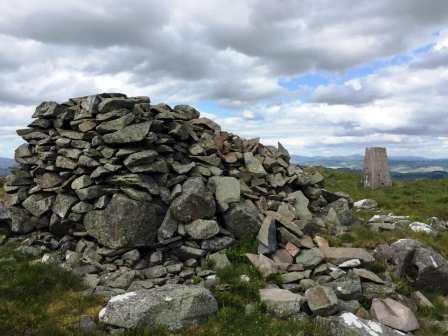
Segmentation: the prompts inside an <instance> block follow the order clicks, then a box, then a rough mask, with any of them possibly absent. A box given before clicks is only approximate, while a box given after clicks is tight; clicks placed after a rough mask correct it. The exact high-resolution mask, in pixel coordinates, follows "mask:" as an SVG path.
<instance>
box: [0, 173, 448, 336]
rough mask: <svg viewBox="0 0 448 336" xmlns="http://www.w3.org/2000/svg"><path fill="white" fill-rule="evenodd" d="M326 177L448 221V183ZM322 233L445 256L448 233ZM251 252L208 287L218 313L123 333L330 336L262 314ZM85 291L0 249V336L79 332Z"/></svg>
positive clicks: (97, 302) (332, 184) (359, 228)
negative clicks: (419, 247) (381, 184)
mask: <svg viewBox="0 0 448 336" xmlns="http://www.w3.org/2000/svg"><path fill="white" fill-rule="evenodd" d="M323 174H324V175H325V177H326V187H327V189H329V190H331V191H344V192H346V193H349V194H350V195H351V196H352V197H353V198H354V199H355V200H357V199H362V198H373V199H375V200H377V201H378V202H379V205H380V207H381V208H383V209H385V210H386V211H392V212H394V213H395V214H397V215H411V216H412V217H413V218H414V219H416V220H425V219H426V218H428V217H430V216H438V217H441V218H445V219H448V208H447V207H446V202H447V201H448V180H437V181H431V180H426V181H416V182H397V183H395V184H394V186H393V187H392V188H387V189H381V190H366V189H364V188H362V187H361V186H360V184H359V181H360V176H359V175H358V174H353V173H347V172H342V171H333V170H324V171H323ZM373 214H375V212H371V211H360V212H358V214H357V215H358V217H360V218H361V219H362V220H365V219H367V218H369V217H370V216H372V215H373ZM327 238H328V239H329V241H330V244H331V245H333V246H340V245H346V244H350V245H353V246H358V247H366V248H374V247H375V246H377V245H378V244H381V243H391V242H393V241H395V240H397V239H400V238H415V239H418V240H420V241H422V242H423V243H425V244H428V245H430V246H432V247H433V248H435V249H436V250H438V251H440V252H441V253H442V254H443V255H445V256H448V233H441V234H438V235H427V234H423V233H415V232H412V231H410V230H394V231H387V232H372V231H371V230H370V229H368V227H366V225H365V223H362V222H361V223H360V224H357V225H355V226H353V228H352V230H351V232H349V233H347V234H344V235H342V236H338V237H335V236H328V237H327ZM256 250H257V246H256V241H255V240H253V239H252V240H249V239H246V240H243V241H241V242H240V243H239V244H237V245H235V246H233V247H232V248H230V249H229V250H228V251H227V256H228V258H229V260H230V261H231V262H232V266H231V267H227V268H225V269H222V270H220V271H219V272H218V276H219V278H220V279H221V280H222V281H221V284H220V285H218V286H217V287H216V288H215V289H214V290H213V293H214V295H215V296H216V298H217V300H218V303H219V307H220V310H219V313H218V315H217V316H216V317H214V318H212V319H210V320H209V321H208V322H207V323H205V324H203V325H201V326H196V327H190V328H186V329H184V330H182V331H179V332H170V331H167V330H165V329H163V328H158V329H156V330H152V331H142V330H133V331H128V332H126V333H125V334H124V335H125V336H169V335H170V336H171V335H172V336H175V335H184V336H193V335H195V336H196V335H197V336H206V335H207V336H209V335H211V336H213V335H222V336H240V335H241V336H243V335H267V336H277V335H278V336H280V335H282V336H283V335H285V336H288V335H291V336H292V335H294V336H327V335H329V332H328V330H324V329H323V328H322V327H321V326H319V325H318V324H316V323H315V322H313V321H312V320H307V319H305V320H297V321H294V320H288V321H286V320H279V319H276V318H273V317H272V316H271V315H270V314H268V313H266V311H265V307H264V306H263V304H261V303H260V300H259V296H258V290H259V289H260V288H262V287H264V285H265V280H264V279H263V278H262V277H261V276H260V274H259V273H258V272H257V270H256V269H255V268H254V267H253V266H252V265H251V264H250V263H249V262H248V260H247V258H246V257H245V253H256ZM210 266H211V265H210ZM368 268H369V269H370V270H372V271H374V272H376V273H381V272H384V271H385V265H383V264H381V263H374V264H372V265H369V266H368ZM247 279H249V281H247ZM194 280H195V282H196V283H199V282H200V281H201V279H200V278H198V277H196V278H195V279H194ZM269 281H271V282H274V283H275V282H278V281H279V279H278V276H277V275H273V276H272V277H271V278H270V279H269ZM395 282H396V284H397V290H398V292H399V293H402V294H405V295H410V293H411V291H412V290H413V289H412V288H411V287H410V286H409V284H408V283H406V282H403V281H399V280H398V279H396V281H395ZM83 290H84V287H83V285H82V283H81V280H80V279H79V278H77V277H76V276H74V275H73V274H71V273H69V272H67V271H65V270H63V269H61V268H60V267H58V266H56V265H48V264H40V263H33V262H31V260H30V258H29V257H26V256H24V255H22V254H20V253H17V252H15V251H14V247H13V246H3V247H0V335H5V336H9V335H11V336H12V335H29V336H41V335H42V336H43V335H45V336H47V335H49V336H53V335H54V336H81V335H82V333H81V332H80V331H79V329H78V327H77V323H78V321H79V318H80V316H81V315H90V316H92V317H97V316H98V312H99V310H100V309H101V307H102V305H103V303H104V301H103V300H102V299H101V298H98V297H95V296H85V295H84V294H83ZM425 295H427V296H428V297H429V298H430V300H431V301H432V302H433V304H434V306H435V307H434V308H431V309H429V308H426V309H420V310H419V317H421V318H427V319H432V320H442V319H443V317H444V316H445V315H447V314H448V306H447V305H446V304H445V303H444V301H443V297H442V296H440V295H438V294H437V293H425ZM366 305H367V303H366ZM248 307H249V308H250V309H248ZM442 334H443V333H442V332H441V331H440V329H439V328H438V327H437V326H424V327H422V329H421V330H419V331H418V333H417V335H419V336H427V335H442ZM95 335H97V336H100V335H101V336H104V335H105V333H104V332H102V331H99V332H98V333H97V334H95Z"/></svg>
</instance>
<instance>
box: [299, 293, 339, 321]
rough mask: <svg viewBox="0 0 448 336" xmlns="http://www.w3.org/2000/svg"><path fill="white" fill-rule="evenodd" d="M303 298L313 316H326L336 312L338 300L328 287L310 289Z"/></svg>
mask: <svg viewBox="0 0 448 336" xmlns="http://www.w3.org/2000/svg"><path fill="white" fill-rule="evenodd" d="M305 297H306V300H307V303H308V307H309V308H310V309H311V311H312V312H313V314H315V315H320V316H328V315H333V314H335V313H336V312H337V309H338V298H337V296H336V294H335V293H334V291H333V290H332V289H331V288H330V287H325V286H316V287H312V288H310V289H308V290H307V291H306V292H305Z"/></svg>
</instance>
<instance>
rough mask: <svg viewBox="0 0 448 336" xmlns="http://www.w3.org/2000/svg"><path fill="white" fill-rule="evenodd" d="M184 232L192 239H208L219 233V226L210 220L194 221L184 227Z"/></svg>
mask: <svg viewBox="0 0 448 336" xmlns="http://www.w3.org/2000/svg"><path fill="white" fill-rule="evenodd" d="M185 231H186V232H187V234H188V235H189V236H190V237H191V238H193V239H200V240H204V239H210V238H212V237H213V236H216V235H217V234H218V233H219V225H218V222H217V221H215V220H212V219H196V220H195V221H193V222H191V223H190V224H187V225H185Z"/></svg>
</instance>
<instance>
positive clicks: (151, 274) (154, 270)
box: [144, 265, 168, 279]
mask: <svg viewBox="0 0 448 336" xmlns="http://www.w3.org/2000/svg"><path fill="white" fill-rule="evenodd" d="M144 273H145V276H146V278H148V279H155V278H161V277H164V276H165V275H166V274H167V273H168V272H167V270H166V267H164V266H161V265H157V266H153V267H150V268H147V269H146V270H145V271H144Z"/></svg>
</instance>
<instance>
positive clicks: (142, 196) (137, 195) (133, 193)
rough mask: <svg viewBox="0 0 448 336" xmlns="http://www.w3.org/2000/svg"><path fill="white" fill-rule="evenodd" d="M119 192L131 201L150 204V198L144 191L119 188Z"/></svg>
mask: <svg viewBox="0 0 448 336" xmlns="http://www.w3.org/2000/svg"><path fill="white" fill-rule="evenodd" d="M120 190H121V191H122V192H123V193H124V194H125V195H126V196H128V197H129V198H132V199H133V200H136V201H145V202H151V201H152V197H151V195H150V194H149V193H148V192H146V191H141V190H138V189H134V188H126V187H121V188H120Z"/></svg>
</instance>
